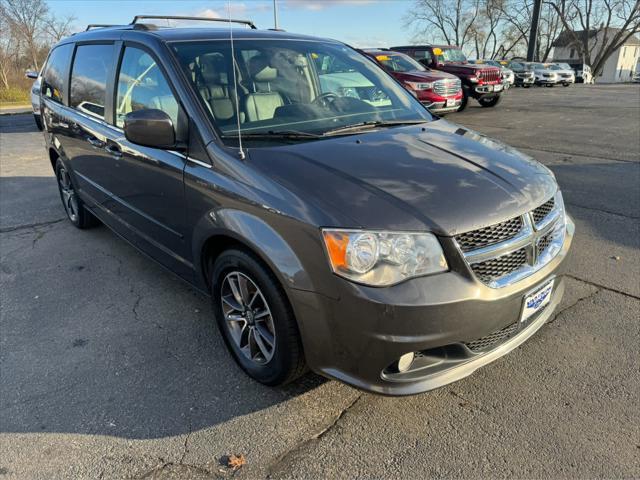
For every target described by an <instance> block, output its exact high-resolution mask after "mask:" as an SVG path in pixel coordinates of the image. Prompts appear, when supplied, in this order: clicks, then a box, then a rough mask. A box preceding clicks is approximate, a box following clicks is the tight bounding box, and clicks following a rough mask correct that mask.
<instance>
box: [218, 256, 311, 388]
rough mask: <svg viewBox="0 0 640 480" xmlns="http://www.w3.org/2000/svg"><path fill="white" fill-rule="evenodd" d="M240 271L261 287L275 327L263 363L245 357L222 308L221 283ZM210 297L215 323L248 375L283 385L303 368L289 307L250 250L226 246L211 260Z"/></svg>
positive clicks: (280, 289) (273, 277)
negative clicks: (269, 351)
mask: <svg viewBox="0 0 640 480" xmlns="http://www.w3.org/2000/svg"><path fill="white" fill-rule="evenodd" d="M233 272H240V273H241V274H242V275H244V276H246V277H248V278H249V279H250V280H251V281H252V282H253V283H254V284H255V285H256V286H257V287H258V288H259V289H260V291H261V294H262V296H263V297H264V299H265V300H266V302H267V304H268V309H269V311H270V312H271V318H272V319H273V328H274V331H275V342H274V343H275V350H274V351H273V356H272V357H271V359H270V360H269V361H268V362H266V363H263V364H259V363H256V362H255V361H254V360H252V359H249V358H247V357H246V356H245V354H244V353H243V352H242V350H241V349H240V346H239V345H238V344H237V343H236V340H234V338H233V336H232V333H231V328H230V326H229V325H230V322H228V321H227V320H226V318H225V314H224V312H223V302H222V293H223V290H222V288H223V283H224V281H225V278H226V277H227V275H229V274H232V273H233ZM210 280H211V281H210V285H211V299H212V302H213V311H214V315H215V318H216V323H217V324H218V328H219V329H220V333H221V334H222V337H223V338H224V341H225V344H226V345H227V348H228V349H229V352H230V353H231V356H232V357H233V358H234V360H235V361H236V362H237V363H238V365H239V366H240V368H242V369H243V370H244V371H245V372H246V373H247V374H248V375H249V376H250V377H251V378H253V379H255V380H257V381H258V382H260V383H263V384H265V385H269V386H277V385H285V384H287V383H290V382H292V381H293V380H295V379H297V378H298V377H300V376H301V375H302V374H303V373H304V372H305V371H306V363H305V359H304V353H303V349H302V341H301V339H300V333H299V331H298V325H297V323H296V319H295V317H294V314H293V310H292V308H291V305H290V304H289V301H288V300H287V297H286V296H285V293H284V291H283V289H282V287H281V285H280V283H279V282H278V279H277V278H276V277H275V275H274V274H273V273H272V272H271V271H270V270H269V269H268V268H267V267H266V266H265V265H264V264H263V262H262V261H260V260H259V259H258V258H257V257H256V256H254V255H253V254H251V253H249V252H246V251H243V250H239V249H230V250H227V251H225V252H223V253H222V254H221V255H220V256H219V257H218V258H217V259H216V261H215V263H214V265H213V268H212V271H211V279H210Z"/></svg>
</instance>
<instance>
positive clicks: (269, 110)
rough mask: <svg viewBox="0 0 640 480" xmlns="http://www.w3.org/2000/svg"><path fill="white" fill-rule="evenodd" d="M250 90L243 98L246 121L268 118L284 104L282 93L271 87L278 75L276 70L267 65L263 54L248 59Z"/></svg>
mask: <svg viewBox="0 0 640 480" xmlns="http://www.w3.org/2000/svg"><path fill="white" fill-rule="evenodd" d="M249 76H250V81H251V85H250V92H251V93H249V94H247V96H246V97H245V99H244V109H245V113H246V118H247V121H249V122H255V121H259V120H269V119H271V118H273V116H274V115H275V112H276V109H277V108H278V107H281V106H283V105H284V100H283V98H282V95H280V93H278V92H277V91H274V90H272V89H271V87H272V82H273V81H274V80H276V78H277V77H278V70H277V69H275V68H272V67H270V66H269V64H268V61H267V59H266V57H265V56H263V55H258V56H256V57H253V58H252V59H251V60H250V61H249Z"/></svg>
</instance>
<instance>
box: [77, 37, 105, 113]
mask: <svg viewBox="0 0 640 480" xmlns="http://www.w3.org/2000/svg"><path fill="white" fill-rule="evenodd" d="M112 54H113V45H80V46H79V47H78V49H77V50H76V55H75V57H74V60H73V67H72V70H71V89H70V91H69V94H70V99H69V101H70V104H71V106H72V107H74V108H77V109H78V110H80V111H81V112H84V113H87V114H89V115H93V116H96V117H99V118H101V119H104V105H105V98H106V84H107V76H108V74H109V71H110V70H111V64H112Z"/></svg>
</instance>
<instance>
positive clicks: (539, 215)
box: [533, 197, 555, 225]
mask: <svg viewBox="0 0 640 480" xmlns="http://www.w3.org/2000/svg"><path fill="white" fill-rule="evenodd" d="M554 206H555V199H554V198H553V197H551V199H550V200H548V201H546V202H545V203H543V204H542V205H540V206H539V207H538V208H536V209H535V210H534V211H533V222H534V223H535V224H536V225H539V224H540V222H542V220H544V219H545V217H546V216H547V215H549V214H550V213H551V211H552V210H553V207H554Z"/></svg>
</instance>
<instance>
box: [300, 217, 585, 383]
mask: <svg viewBox="0 0 640 480" xmlns="http://www.w3.org/2000/svg"><path fill="white" fill-rule="evenodd" d="M566 228H567V232H566V235H565V240H564V244H563V245H562V249H561V250H560V252H559V253H558V254H557V255H556V256H555V257H554V258H553V259H552V260H551V261H550V262H549V263H548V264H547V265H545V266H544V267H543V268H541V269H540V270H538V271H537V272H535V273H534V274H532V275H530V276H529V277H527V278H525V279H523V280H520V281H518V282H516V283H514V284H512V285H508V286H505V287H502V288H490V287H488V286H486V285H484V284H482V283H481V282H479V281H478V280H477V279H475V278H474V276H473V274H472V273H471V271H470V270H467V271H465V264H464V262H463V261H461V262H457V261H456V260H453V262H452V265H451V266H452V271H450V272H447V273H444V274H439V275H433V276H427V277H421V278H416V279H413V280H410V281H407V282H404V283H401V284H398V285H395V286H392V287H386V288H373V287H366V286H363V285H357V284H354V283H351V282H348V281H346V280H343V279H341V278H338V277H336V279H335V280H336V282H338V284H339V288H338V292H339V295H338V298H329V297H326V296H323V295H319V294H316V293H312V292H306V291H299V290H297V291H291V292H290V294H291V297H292V298H291V299H292V303H293V307H294V310H295V311H296V315H297V317H298V318H302V319H304V321H303V322H302V325H301V330H302V336H303V343H304V347H305V355H306V357H307V362H308V364H309V366H310V367H311V368H312V369H313V370H314V371H316V372H318V373H320V374H322V375H325V376H327V377H330V378H335V379H338V380H341V381H343V382H345V383H348V384H350V385H352V386H354V387H357V388H360V389H363V390H367V391H370V392H374V393H379V394H384V395H412V394H417V393H421V392H425V391H428V390H432V389H434V388H438V387H441V386H443V385H447V384H449V383H451V382H454V381H456V380H460V379H462V378H464V377H466V376H468V375H470V374H471V373H473V372H474V371H475V370H477V369H478V368H480V367H482V366H484V365H486V364H488V363H490V362H492V361H494V360H496V359H498V358H500V357H502V356H503V355H505V354H507V353H508V352H510V351H511V350H513V349H514V348H516V347H517V346H519V345H520V344H522V343H523V342H525V341H526V340H527V339H528V338H529V337H531V336H532V335H533V334H534V333H535V332H536V331H537V330H538V329H539V328H540V327H541V326H542V325H543V324H544V323H545V322H546V321H547V320H548V319H549V318H550V317H551V316H552V315H553V312H554V310H555V308H556V307H557V305H558V304H559V303H560V300H561V299H562V295H563V293H564V279H563V278H562V276H561V271H562V264H563V263H564V261H565V259H566V257H567V254H568V251H569V248H570V244H571V241H572V238H573V233H574V228H575V227H574V224H573V222H572V221H571V219H570V218H569V217H567V226H566ZM443 246H444V247H445V250H448V246H447V245H443ZM551 279H553V280H554V287H553V291H552V294H551V299H550V302H549V304H548V305H547V306H546V307H545V308H544V309H543V310H542V311H541V312H539V313H538V314H536V315H535V316H534V317H533V318H532V319H531V320H530V321H529V322H528V323H526V324H523V325H520V324H519V323H518V322H519V319H520V314H521V311H522V304H523V300H524V297H525V295H527V294H528V293H530V292H531V291H535V289H537V288H540V287H542V286H543V285H545V284H546V283H547V282H549V281H550V280H551ZM514 326H516V329H515V330H514V331H513V334H511V335H509V336H508V337H507V338H505V339H504V340H503V341H500V342H498V343H496V344H493V345H491V348H490V349H484V350H482V351H480V352H478V351H472V350H471V349H470V348H468V346H467V345H469V344H471V342H474V341H477V340H478V339H483V338H486V337H487V336H491V335H494V334H495V333H496V332H500V331H504V330H505V329H506V328H512V327H514ZM409 352H416V353H417V354H418V355H419V356H420V357H421V359H422V360H423V362H422V364H421V366H420V368H418V369H416V370H413V369H410V370H409V371H408V372H406V373H404V374H402V373H399V372H397V371H396V372H392V373H389V367H390V366H392V365H394V364H395V362H397V361H398V359H399V358H400V357H401V356H402V355H404V354H406V353H409ZM424 359H427V361H426V363H425V361H424Z"/></svg>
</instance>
